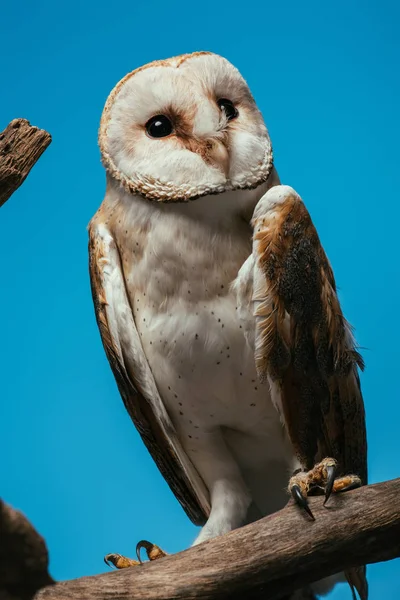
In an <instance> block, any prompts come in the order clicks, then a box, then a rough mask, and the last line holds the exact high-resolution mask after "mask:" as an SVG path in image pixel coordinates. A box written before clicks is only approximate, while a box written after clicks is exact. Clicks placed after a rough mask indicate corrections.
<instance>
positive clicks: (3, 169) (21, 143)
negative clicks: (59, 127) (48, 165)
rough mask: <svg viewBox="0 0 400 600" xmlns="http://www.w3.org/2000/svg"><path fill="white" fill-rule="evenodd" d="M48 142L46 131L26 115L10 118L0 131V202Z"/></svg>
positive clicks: (28, 169) (21, 178)
mask: <svg viewBox="0 0 400 600" xmlns="http://www.w3.org/2000/svg"><path fill="white" fill-rule="evenodd" d="M50 142H51V135H50V134H49V133H47V131H44V130H43V129H38V128H37V127H32V126H31V125H30V123H29V121H27V120H26V119H14V120H13V121H11V123H10V124H9V125H8V126H7V127H6V129H5V130H4V131H3V132H2V133H0V206H2V205H3V204H4V203H5V202H6V201H7V200H8V199H9V197H10V196H11V194H13V193H14V192H15V190H16V189H17V188H19V186H20V185H21V183H23V182H24V181H25V179H26V177H27V175H28V173H29V171H30V170H31V169H32V167H33V165H34V164H35V163H36V161H37V160H38V159H39V158H40V157H41V155H42V154H43V152H44V151H45V150H46V148H47V146H48V145H49V144H50Z"/></svg>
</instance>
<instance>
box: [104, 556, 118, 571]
mask: <svg viewBox="0 0 400 600" xmlns="http://www.w3.org/2000/svg"><path fill="white" fill-rule="evenodd" d="M118 558H121V555H120V554H106V555H105V557H104V562H105V563H106V565H107V566H108V567H111V568H113V567H115V563H114V561H115V562H117V560H118ZM108 561H110V562H108Z"/></svg>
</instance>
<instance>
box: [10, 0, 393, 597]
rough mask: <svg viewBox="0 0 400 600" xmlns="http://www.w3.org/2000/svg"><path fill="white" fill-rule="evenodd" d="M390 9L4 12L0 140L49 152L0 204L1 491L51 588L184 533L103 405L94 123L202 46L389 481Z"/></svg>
mask: <svg viewBox="0 0 400 600" xmlns="http://www.w3.org/2000/svg"><path fill="white" fill-rule="evenodd" d="M399 13H400V10H399V4H398V2H394V1H393V2H390V1H386V0H383V1H382V0H381V1H379V2H366V1H365V0H363V1H361V0H359V1H352V2H348V1H343V0H339V1H335V2H326V3H322V2H320V1H318V2H317V1H311V2H305V3H304V2H300V3H299V2H297V1H289V2H278V1H276V2H269V1H266V0H264V1H258V0H257V1H253V2H251V3H246V4H244V5H243V4H242V3H240V4H239V2H237V3H235V2H234V1H233V0H231V1H230V2H227V1H226V2H225V3H216V2H215V1H214V0H212V1H211V0H202V2H201V3H200V4H198V3H188V2H184V1H183V0H178V1H177V2H173V3H171V2H155V1H149V2H148V3H145V2H142V3H135V2H127V1H126V0H120V1H119V2H118V3H113V2H105V1H104V0H97V2H92V1H88V2H86V3H82V4H81V3H80V2H77V1H76V0H69V1H68V2H59V3H54V2H50V0H46V1H40V2H18V1H16V2H12V3H11V2H7V3H2V6H1V9H0V15H1V22H2V34H1V37H2V48H3V53H2V60H1V62H0V81H1V84H2V92H1V95H0V130H1V129H3V128H4V127H5V126H6V125H7V123H8V122H9V121H10V120H11V119H12V118H14V117H25V118H27V119H29V120H30V121H31V123H32V124H34V125H37V126H39V127H43V128H45V129H47V130H48V131H49V132H51V134H52V136H53V143H52V145H51V146H50V147H49V149H48V150H47V151H46V153H45V154H44V155H43V156H42V158H41V159H40V161H39V163H38V164H37V165H36V166H35V168H34V170H33V171H32V173H31V174H30V176H29V177H28V179H27V181H26V182H25V183H24V185H23V186H22V188H21V189H20V190H19V191H18V192H17V193H16V194H15V195H14V196H13V197H12V198H11V200H10V201H9V202H8V203H7V204H6V205H5V206H4V207H3V208H2V209H1V210H0V252H1V257H2V269H1V271H2V272H1V279H2V285H1V290H2V293H1V294H0V314H1V320H2V323H1V346H0V365H1V367H0V369H1V387H0V395H1V408H0V452H1V456H2V460H1V465H0V495H1V496H2V497H3V498H4V499H5V500H7V501H8V502H10V503H11V504H13V505H14V506H16V507H18V508H20V509H22V510H23V511H24V512H25V513H26V514H27V515H28V517H29V518H30V519H31V521H32V522H33V523H34V524H35V526H36V527H37V528H38V529H39V531H40V532H41V533H42V534H43V535H44V537H45V538H46V540H47V543H48V547H49V551H50V557H51V572H52V574H53V576H54V577H55V578H57V579H68V578H73V577H78V576H81V575H89V574H94V573H99V572H102V571H104V570H105V569H106V567H105V565H104V563H103V562H102V559H103V555H104V554H106V553H107V552H120V553H126V554H128V555H133V553H134V548H135V544H136V541H138V540H139V539H141V538H147V539H150V540H153V541H155V542H157V543H159V544H160V545H161V546H162V547H163V548H165V549H166V550H167V551H169V552H175V551H178V550H181V549H183V548H186V547H187V546H188V545H189V544H190V543H191V541H192V540H193V538H194V537H195V534H196V528H195V527H194V526H193V525H192V524H191V523H190V522H189V520H188V519H187V517H186V516H185V514H184V512H183V511H182V510H181V508H180V506H179V504H178V502H177V501H176V500H175V498H174V497H173V495H172V494H171V492H170V491H169V488H168V487H167V485H166V483H165V482H164V481H163V479H162V478H161V475H160V474H159V473H158V471H157V469H156V467H155V465H154V464H153V462H152V460H151V459H150V457H149V455H148V453H147V451H146V450H145V448H144V446H143V445H142V443H141V441H140V438H139V436H138V434H137V433H136V430H135V429H134V427H133V425H132V424H131V422H130V419H129V417H128V414H127V413H126V412H125V409H124V407H123V404H122V401H121V400H120V398H119V395H118V392H117V389H116V385H115V383H114V380H113V377H112V374H111V370H110V368H109V366H108V363H107V361H106V358H105V355H104V353H103V349H102V345H101V342H100V337H99V334H98V331H97V326H96V323H95V319H94V314H93V308H92V302H91V296H90V288H89V278H88V272H87V232H86V225H87V223H88V221H89V219H90V218H91V216H92V215H93V213H94V212H95V211H96V209H97V207H98V206H99V204H100V202H101V200H102V197H103V193H104V183H105V182H104V173H103V169H102V167H101V164H100V160H99V152H98V149H97V139H96V137H97V128H98V123H99V118H100V114H101V111H102V108H103V105H104V102H105V100H106V97H107V95H108V93H109V91H110V90H111V88H112V87H113V86H114V84H115V83H116V82H117V81H118V80H119V79H120V78H121V77H122V76H123V75H125V74H126V73H127V72H128V71H130V70H132V69H134V68H136V67H138V66H140V65H142V64H144V63H147V62H149V61H151V60H154V59H157V58H166V57H169V56H173V55H177V54H181V53H185V52H191V51H194V50H212V51H214V52H217V53H219V54H222V55H224V56H226V57H227V58H228V59H229V60H231V62H233V63H234V64H235V65H236V66H237V67H238V68H239V69H240V70H241V72H242V73H243V75H244V77H245V78H246V79H247V81H248V83H249V85H250V87H251V89H252V91H253V93H254V95H255V97H256V100H257V102H258V104H259V106H260V108H261V110H262V112H263V114H264V117H265V120H266V123H267V126H268V128H269V130H270V134H271V137H272V141H273V145H274V150H275V158H276V165H277V167H278V171H279V173H280V176H281V179H282V182H283V183H287V184H290V185H292V186H294V187H295V188H296V189H297V191H298V192H299V193H300V194H301V195H302V196H303V198H304V200H305V202H306V204H307V206H308V208H309V210H310V211H311V214H312V216H313V218H314V221H315V223H316V225H317V228H318V230H319V232H320V236H321V238H322V241H323V243H324V245H325V248H326V251H327V253H328V255H329V257H330V259H331V262H332V263H333V266H334V270H335V274H336V278H337V282H338V285H339V287H340V290H341V299H342V302H343V305H344V310H345V313H346V316H347V317H348V319H349V320H350V321H351V322H352V323H353V324H354V325H355V327H356V332H357V338H358V341H359V343H360V344H361V346H363V347H365V348H366V349H365V351H364V357H365V359H366V364H367V370H366V372H365V374H364V375H363V377H362V383H363V389H364V394H365V402H366V408H367V417H368V431H369V460H370V479H371V481H373V482H375V481H380V480H385V479H389V478H394V477H396V476H399V475H400V467H399V456H400V439H399V437H398V424H399V420H400V402H399V389H398V385H397V371H398V361H397V357H396V355H397V353H398V345H399V342H398V340H399V338H400V322H399V319H398V318H397V312H398V309H399V291H400V283H399V282H400V276H399V275H400V274H399V266H398V261H399V252H398V228H397V222H398V219H399V217H400V209H399V191H398V184H397V179H398V170H399V166H398V163H399V150H398V141H399V139H400V119H399V106H400V84H399V61H400V52H399V35H398V27H399V16H400V14H399ZM392 224H393V225H392ZM392 315H395V317H393V316H392ZM399 568H400V562H399V561H394V562H391V563H385V564H380V565H376V566H371V567H370V568H369V573H370V587H371V598H372V599H378V598H379V599H381V598H385V600H391V599H393V600H398V598H399V597H400V579H399V575H398V573H399ZM350 597H351V596H350V592H349V590H348V589H347V587H346V586H341V587H340V588H338V589H337V590H336V591H335V592H334V594H332V596H331V598H332V600H333V599H335V600H340V599H349V600H350Z"/></svg>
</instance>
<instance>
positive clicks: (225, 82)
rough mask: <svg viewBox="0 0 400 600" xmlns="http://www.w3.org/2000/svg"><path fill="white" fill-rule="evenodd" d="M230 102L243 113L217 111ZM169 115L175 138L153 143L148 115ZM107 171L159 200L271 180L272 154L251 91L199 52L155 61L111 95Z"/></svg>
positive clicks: (232, 71)
mask: <svg viewBox="0 0 400 600" xmlns="http://www.w3.org/2000/svg"><path fill="white" fill-rule="evenodd" d="M221 98H223V99H228V100H230V101H231V102H232V103H233V105H234V106H235V108H236V109H237V111H238V116H237V117H236V118H234V119H232V120H228V119H227V116H226V114H225V113H224V112H223V111H222V110H221V108H220V107H219V106H218V104H217V101H218V100H219V99H221ZM156 115H166V116H167V117H168V118H169V119H170V121H171V123H172V127H173V131H172V133H171V135H168V136H166V137H161V138H152V137H151V136H150V135H149V134H148V132H147V131H146V123H147V122H148V121H149V119H150V118H151V117H154V116H156ZM99 142H100V148H101V152H102V158H103V162H104V164H105V167H106V168H107V170H108V172H109V174H110V175H111V176H112V177H113V178H114V179H116V180H117V181H119V182H120V183H122V185H123V186H124V187H125V189H126V190H127V191H129V192H131V193H139V194H141V195H143V196H145V197H147V198H149V199H154V200H160V201H173V200H188V199H193V198H197V197H199V196H204V195H206V194H210V193H221V192H225V191H229V190H233V189H242V188H252V187H256V186H258V185H260V183H263V182H264V181H266V180H267V178H268V176H269V174H270V172H271V170H272V150H271V144H270V140H269V136H268V132H267V129H266V127H265V124H264V121H263V119H262V116H261V114H260V112H259V110H258V109H257V107H256V105H255V102H254V100H253V97H252V95H251V93H250V90H249V88H248V86H247V84H246V82H245V81H244V79H243V78H242V76H241V75H240V73H239V72H238V71H237V69H236V68H235V67H233V66H232V65H231V64H230V63H229V62H228V61H227V60H226V59H224V58H222V57H220V56H217V55H214V54H210V53H195V54H192V55H187V56H182V57H178V58H174V59H169V60H167V61H158V62H156V63H151V65H147V66H145V67H142V68H140V69H137V70H136V71H133V72H132V73H130V74H128V75H127V76H126V77H125V78H124V79H123V80H122V81H120V82H119V83H118V84H117V86H116V87H115V88H114V90H113V91H112V92H111V94H110V96H109V98H108V100H107V103H106V106H105V109H104V112H103V116H102V122H101V126H100V135H99Z"/></svg>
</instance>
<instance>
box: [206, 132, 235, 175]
mask: <svg viewBox="0 0 400 600" xmlns="http://www.w3.org/2000/svg"><path fill="white" fill-rule="evenodd" d="M206 158H207V160H208V162H209V163H210V164H211V165H212V166H213V167H216V168H217V169H220V170H221V171H222V172H223V173H224V175H225V177H226V178H227V179H228V177H229V167H230V157H229V151H228V148H227V146H226V143H225V139H223V138H221V139H216V138H213V139H211V140H208V141H207V155H206Z"/></svg>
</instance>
